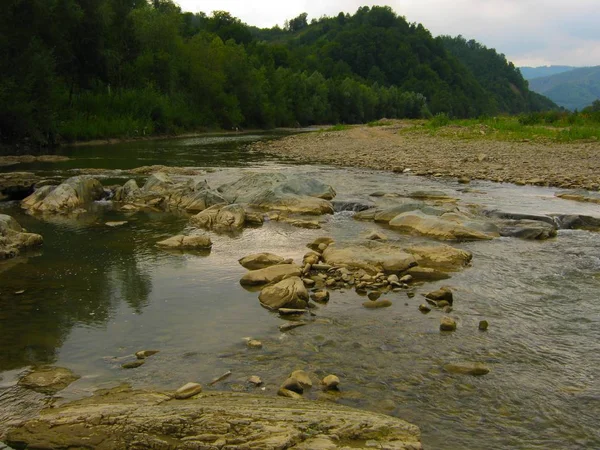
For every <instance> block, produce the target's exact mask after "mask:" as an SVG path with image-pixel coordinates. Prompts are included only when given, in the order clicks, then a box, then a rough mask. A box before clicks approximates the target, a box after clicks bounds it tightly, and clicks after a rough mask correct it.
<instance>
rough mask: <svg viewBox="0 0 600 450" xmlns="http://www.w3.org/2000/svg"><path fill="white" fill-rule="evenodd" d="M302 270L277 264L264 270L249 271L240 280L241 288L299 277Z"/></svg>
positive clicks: (294, 265)
mask: <svg viewBox="0 0 600 450" xmlns="http://www.w3.org/2000/svg"><path fill="white" fill-rule="evenodd" d="M300 275H302V269H301V268H300V267H298V266H297V265H296V264H278V265H275V266H269V267H265V268H264V269H258V270H251V271H250V272H248V273H246V274H245V275H244V276H243V277H242V279H241V280H240V284H242V285H243V286H260V285H263V284H269V283H277V282H279V281H281V280H283V279H284V278H289V277H299V276H300Z"/></svg>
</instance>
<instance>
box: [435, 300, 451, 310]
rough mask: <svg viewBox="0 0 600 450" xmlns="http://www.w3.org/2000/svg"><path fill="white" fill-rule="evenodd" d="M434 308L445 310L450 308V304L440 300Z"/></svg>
mask: <svg viewBox="0 0 600 450" xmlns="http://www.w3.org/2000/svg"><path fill="white" fill-rule="evenodd" d="M436 306H437V307H438V308H446V307H447V306H450V303H449V302H448V301H446V300H440V301H439V302H437V305H436Z"/></svg>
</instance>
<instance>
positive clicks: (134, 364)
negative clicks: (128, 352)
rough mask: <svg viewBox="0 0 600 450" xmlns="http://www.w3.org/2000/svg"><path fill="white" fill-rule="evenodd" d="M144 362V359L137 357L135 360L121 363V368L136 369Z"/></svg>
mask: <svg viewBox="0 0 600 450" xmlns="http://www.w3.org/2000/svg"><path fill="white" fill-rule="evenodd" d="M145 362H146V361H144V360H143V359H138V360H137V361H132V362H128V363H125V364H122V365H121V367H122V368H123V369H137V368H138V367H140V366H143V365H144V363H145Z"/></svg>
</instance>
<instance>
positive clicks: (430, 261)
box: [406, 245, 473, 276]
mask: <svg viewBox="0 0 600 450" xmlns="http://www.w3.org/2000/svg"><path fill="white" fill-rule="evenodd" d="M406 251H407V252H408V253H410V254H411V255H413V257H414V258H415V260H416V261H417V264H418V265H419V267H416V268H413V269H411V270H414V271H418V270H420V269H423V268H425V267H427V268H431V269H439V270H442V271H446V272H454V271H457V270H460V269H462V268H464V267H466V266H468V265H469V264H470V263H471V260H472V259H473V254H472V253H471V252H469V251H466V250H462V249H458V248H455V247H451V246H450V245H423V246H414V247H408V248H407V249H406ZM409 275H412V273H410V271H409ZM413 276H414V275H413Z"/></svg>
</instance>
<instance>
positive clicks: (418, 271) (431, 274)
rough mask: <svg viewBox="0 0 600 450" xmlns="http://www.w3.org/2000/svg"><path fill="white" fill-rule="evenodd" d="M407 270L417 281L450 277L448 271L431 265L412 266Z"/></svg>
mask: <svg viewBox="0 0 600 450" xmlns="http://www.w3.org/2000/svg"><path fill="white" fill-rule="evenodd" d="M407 272H408V274H409V275H411V276H412V277H413V279H414V280H416V281H439V280H447V279H448V278H450V275H449V274H448V273H446V272H442V271H440V270H437V269H432V268H430V267H412V268H410V269H409V270H408V271H407Z"/></svg>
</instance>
